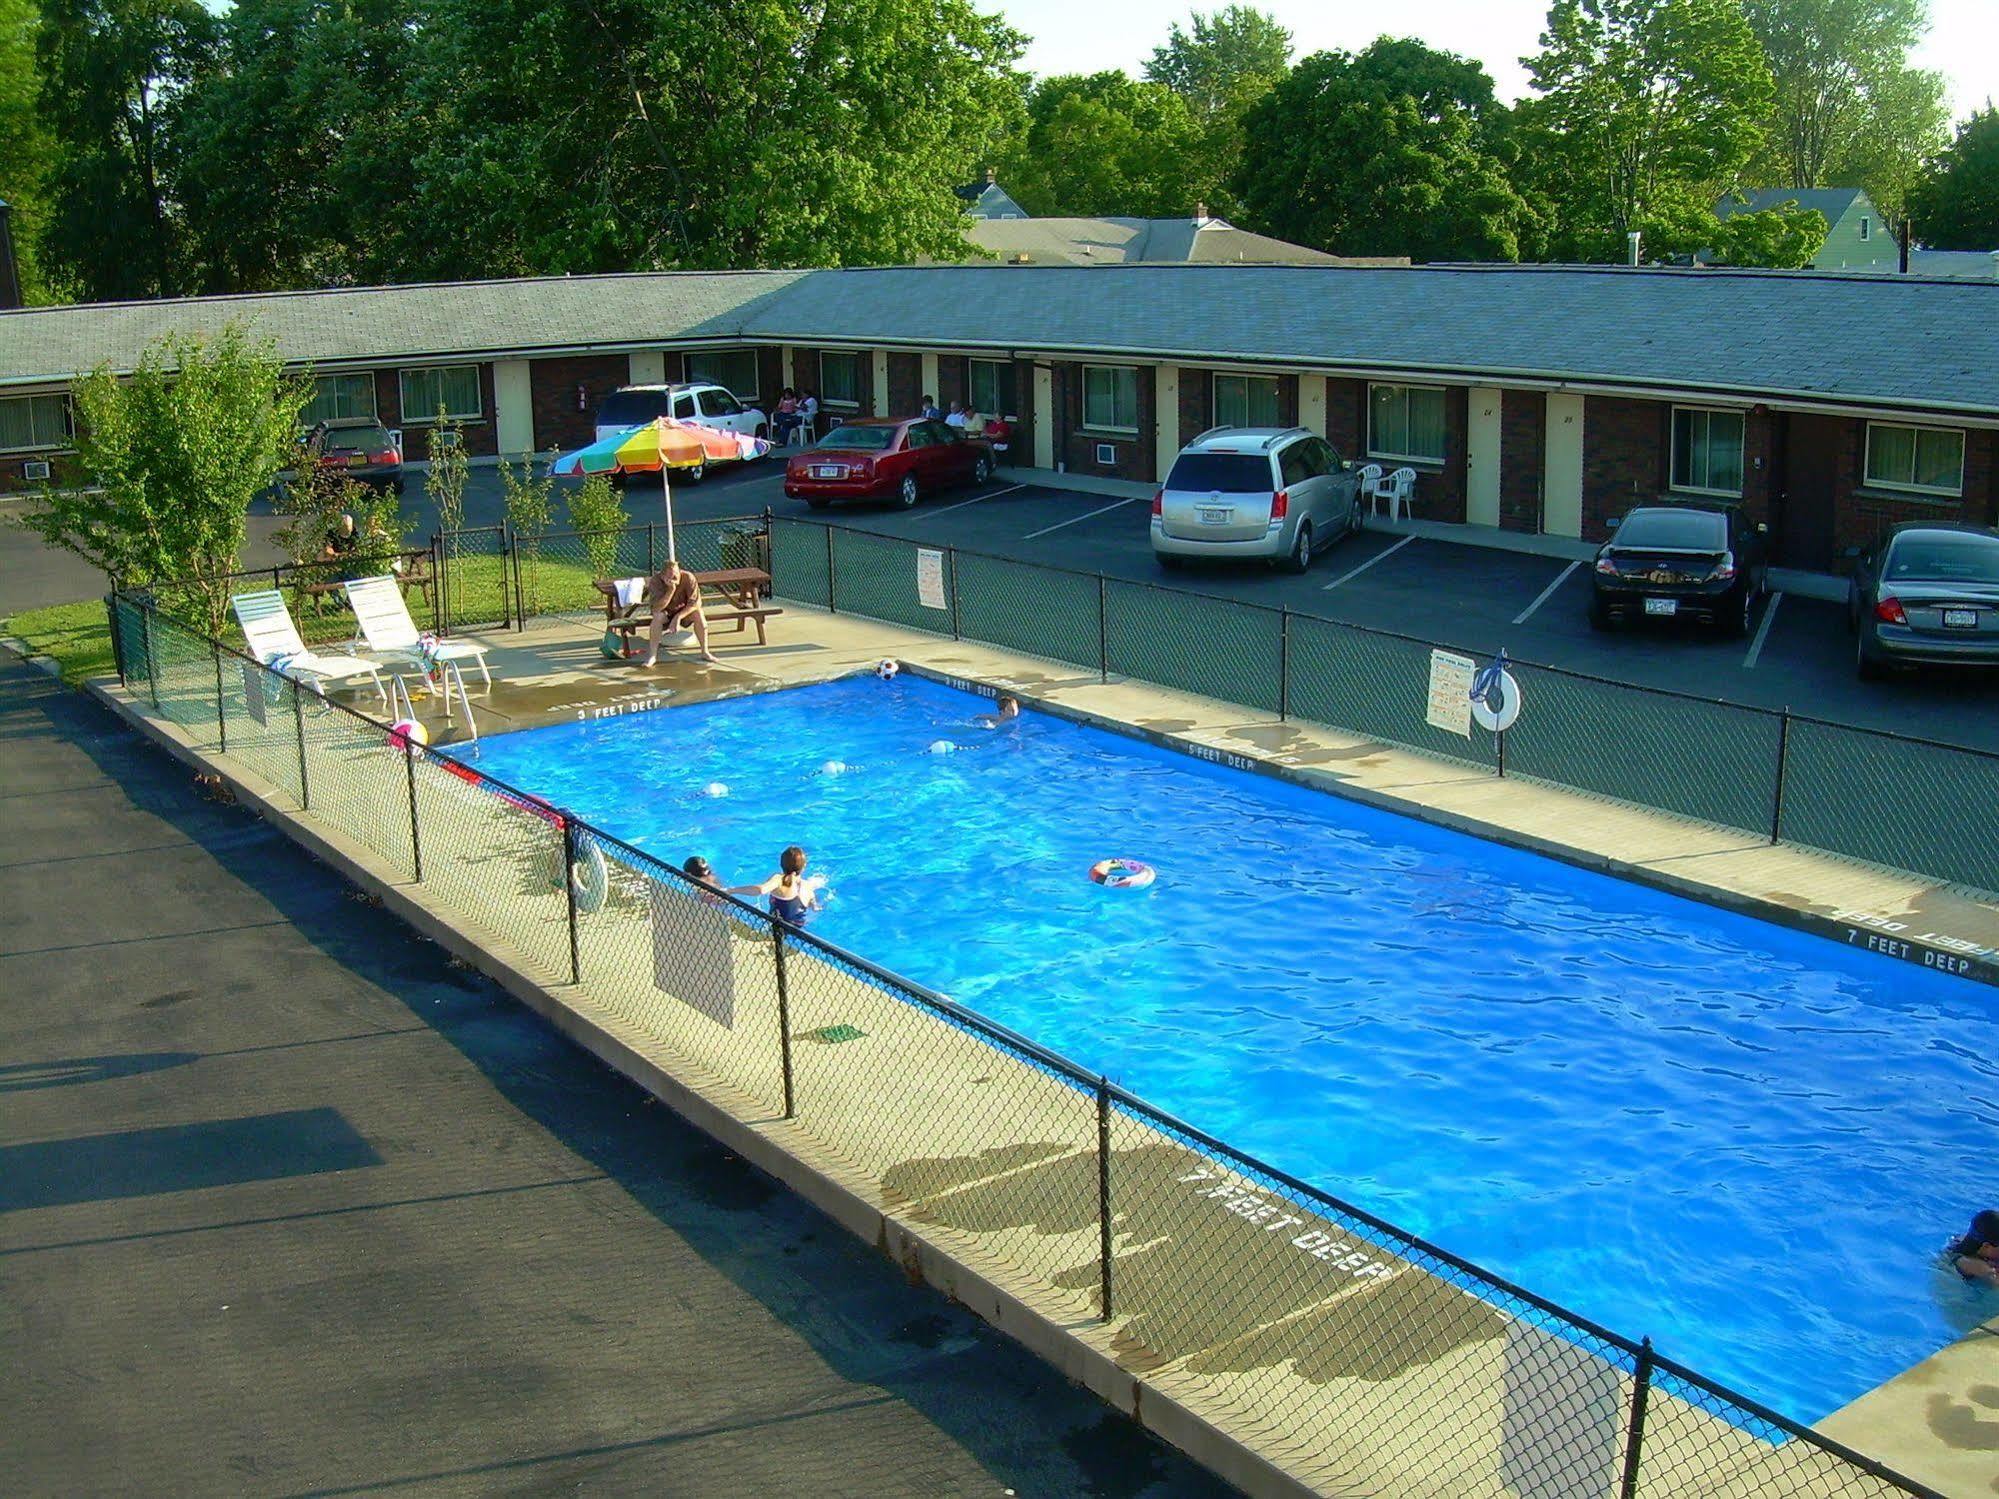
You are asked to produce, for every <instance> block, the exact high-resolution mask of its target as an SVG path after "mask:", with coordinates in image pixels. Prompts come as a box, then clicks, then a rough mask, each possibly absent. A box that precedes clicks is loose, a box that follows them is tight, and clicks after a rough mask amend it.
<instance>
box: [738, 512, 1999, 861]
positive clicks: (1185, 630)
mask: <svg viewBox="0 0 1999 1499" xmlns="http://www.w3.org/2000/svg"><path fill="white" fill-rule="evenodd" d="M766 524H767V525H768V526H769V529H770V550H771V557H772V566H771V572H772V576H773V578H774V580H775V581H774V583H773V589H772V591H773V594H774V596H776V597H779V598H783V599H791V600H795V601H797V602H799V603H803V604H810V605H814V606H817V607H820V608H824V609H828V610H831V611H833V612H835V613H851V614H859V615H862V616H864V617H866V618H869V619H878V620H883V621H886V622H888V623H891V624H898V625H904V626H907V627H909V628H913V629H918V630H925V631H929V632H931V633H938V634H944V633H948V634H950V635H952V636H953V637H955V638H962V639H966V640H977V641H981V642H983V643H985V644H988V645H995V646H1000V647H1003V648H1005V649H1008V650H1017V651H1020V652H1022V653H1024V654H1029V655H1035V656H1042V657H1048V658H1052V659H1054V660H1058V661H1063V662H1068V663H1070V664H1073V665H1076V666H1080V667H1082V668H1084V669H1086V670H1091V669H1093V670H1095V671H1096V672H1097V673H1098V674H1099V675H1100V676H1101V677H1103V678H1104V679H1105V680H1108V679H1109V678H1110V677H1111V676H1112V675H1113V674H1115V675H1117V676H1121V677H1130V678H1134V679H1137V680H1139V681H1145V682H1152V683H1156V684H1157V685H1159V686H1161V687H1170V688H1175V689H1178V690H1179V691H1182V692H1191V693H1195V694H1197V695H1199V696H1202V697H1208V698H1213V699H1215V700H1216V701H1219V702H1224V703H1237V704H1241V705H1242V706H1244V707H1247V708H1252V709H1256V710H1259V711H1261V712H1264V713H1269V714H1272V715H1275V716H1276V717H1277V718H1279V719H1294V718H1295V719H1300V720H1305V721H1308V722H1312V723H1317V724H1322V725H1325V726H1326V727H1328V728H1333V729H1338V730H1341V731H1344V732H1347V733H1352V734H1356V735H1359V736H1362V737H1364V738H1367V739H1371V740H1376V741H1378V742H1380V743H1384V744H1392V745H1399V746H1402V747H1404V748H1407V749H1413V750H1416V751H1418V752H1420V753H1422V754H1425V755H1429V756H1432V757H1434V758H1437V759H1442V760H1448V761H1451V762H1453V763H1456V764H1459V765H1467V766H1472V767H1476V768H1478V769H1481V770H1487V771H1490V772H1492V773H1494V774H1497V775H1506V776H1520V777H1523V778H1527V779H1532V780H1536V781H1543V782H1546V783H1548V784H1550V785H1554V786H1560V787H1564V788H1567V789H1569V790H1573V791H1581V792H1585V793H1588V794H1590V795H1592V796H1601V797H1605V798H1609V799H1611V800H1614V801H1619V802H1623V803H1626V804H1629V805H1633V806H1638V807H1644V808H1649V809H1654V810H1658V811H1664V812H1671V813H1674V814H1676V815H1678V816H1681V817H1687V818H1692V819H1694V820H1696V821H1699V822H1705V823H1711V824H1715V825H1718V826H1721V827H1726V828H1734V829H1739V830H1742V831H1745V832H1748V833H1752V834H1755V835H1758V836H1761V837H1764V838H1766V839H1768V840H1769V841H1771V842H1773V843H1775V842H1779V841H1788V842H1791V843H1796V844H1799V845H1802V846H1805V847H1809V848H1813V849H1817V850H1819V851H1821V852H1824V853H1830V854H1835V855H1838V856H1840V857H1842V858H1848V859H1857V860H1863V861H1865V862H1867V863H1870V864H1878V865H1883V866H1885V867H1888V868H1891V869H1897V870H1907V871H1912V872H1914V873H1917V874H1921V875H1927V876H1930V877H1933V878H1936V879H1939V880H1944V881H1948V882H1950V883H1953V884H1959V885H1964V886H1968V887H1971V888H1972V889H1974V890H1978V891H1982V892H1988V893H1999V800H1995V799H1994V798H1993V797H1992V796H1990V795H1989V794H1988V793H1987V792H1986V791H1985V789H1984V788H1985V787H1986V786H1987V785H1989V784H1990V783H1991V782H1992V781H1993V779H1994V777H1995V776H1999V754H1993V753H1990V752H1987V751H1982V750H1975V749H1971V748H1968V747H1965V746H1959V745H1949V744H1940V743H1936V742H1934V741H1929V740H1921V739H1914V738H1909V737H1906V736H1901V735H1895V734H1884V733H1881V732H1878V731H1874V730H1868V729H1857V728H1849V727H1844V726H1841V725H1837V724H1829V723H1823V722H1820V721H1818V720H1815V719H1810V718H1804V717H1801V716H1799V715H1797V714H1793V713H1788V712H1777V711H1774V710H1771V709H1766V708H1751V707H1745V706H1742V705H1740V704H1736V703H1728V702H1722V701H1720V700H1717V699H1712V698H1701V697H1694V696H1691V695H1688V694H1685V693H1677V692H1665V691H1660V690H1658V689H1655V688H1648V687H1638V686H1634V685H1632V684H1630V683H1625V682H1612V681H1608V680H1605V679H1603V678H1600V677H1592V676H1588V675H1586V674H1584V673H1580V672H1574V671H1567V670H1563V669H1561V668H1557V667H1549V666H1539V665H1535V664H1534V663H1531V662H1518V661H1510V660H1509V662H1508V666H1509V668H1510V669H1511V671H1512V672H1513V674H1514V676H1515V679H1516V680H1517V681H1518V683H1519V684H1520V688H1521V696H1522V698H1523V700H1524V702H1525V705H1526V706H1525V707H1524V709H1523V710H1522V712H1521V714H1520V717H1519V719H1518V721H1517V722H1516V723H1515V724H1514V725H1513V727H1512V728H1510V729H1508V730H1507V731H1506V732H1505V733H1503V734H1496V735H1495V734H1488V733H1486V732H1485V731H1484V730H1481V729H1476V728H1475V729H1473V731H1472V733H1471V735H1470V737H1469V738H1467V737H1465V736H1464V735H1461V734H1458V733H1454V732H1451V731H1449V730H1446V729H1440V728H1438V727H1437V726H1436V725H1434V724H1432V723H1431V722H1430V721H1429V718H1428V711H1427V710H1428V706H1429V682H1430V667H1431V655H1432V652H1435V651H1444V652H1448V653H1450V654H1452V655H1463V654H1467V653H1465V652H1463V651H1462V650H1460V649H1459V648H1458V647H1454V646H1443V645H1439V644H1437V643H1436V642H1432V641H1427V640H1421V639H1418V638H1416V637H1413V636H1406V635H1398V634H1394V633H1392V632H1389V631H1384V630H1377V629H1373V628H1370V627H1367V626H1363V625H1354V624H1348V623H1346V622H1344V621H1340V620H1331V619H1324V618H1321V617H1319V616H1316V615H1310V614H1301V613H1298V612H1296V611H1294V610H1291V609H1271V608H1267V607H1264V606H1260V605H1255V604H1245V603H1242V602H1239V601H1237V600H1233V599H1225V598H1219V597H1216V596H1215V595H1212V594H1205V593H1197V592H1193V591H1190V590H1187V589H1182V588H1169V587H1165V586H1163V585H1159V584H1151V583H1135V582H1130V581H1126V580H1122V579H1117V578H1111V577H1106V576H1104V575H1102V574H1098V573H1080V572H1074V571H1071V570H1069V569H1065V568H1058V567H1048V566H1044V565H1042V564H1039V563H1033V562H1020V561H1015V560H1011V559H1006V558H999V557H991V556H986V555H984V554H981V553H977V552H968V551H964V550H962V549H959V548H953V547H941V548H940V547H929V546H925V545H924V544H923V543H921V542H915V541H910V540H907V539H905V538H902V537H894V536H884V535H879V534H876V533H872V532H860V531H854V530H852V529H849V528H843V527H837V526H832V525H829V524H828V523H827V522H824V521H817V520H799V519H788V518H780V519H772V520H768V521H767V522H766ZM922 553H934V554H936V560H935V561H926V560H924V559H923V558H922V557H921V556H920V554H922ZM926 569H928V570H929V572H930V573H931V575H933V576H935V577H941V578H942V579H944V580H946V581H947V582H948V584H949V589H948V596H947V597H946V598H945V600H944V607H943V608H941V609H940V608H936V607H926V606H925V605H924V604H923V603H922V601H921V599H920V597H919V591H920V583H921V577H920V575H921V574H922V573H923V572H924V571H925V570H926Z"/></svg>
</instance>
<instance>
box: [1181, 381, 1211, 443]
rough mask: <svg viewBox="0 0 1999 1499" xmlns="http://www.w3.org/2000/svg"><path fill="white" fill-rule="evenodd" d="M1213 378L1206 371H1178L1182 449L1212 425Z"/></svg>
mask: <svg viewBox="0 0 1999 1499" xmlns="http://www.w3.org/2000/svg"><path fill="white" fill-rule="evenodd" d="M1214 409H1215V377H1214V376H1213V375H1212V374H1210V373H1209V372H1208V371H1207V370H1190V369H1185V368H1183V369H1182V370H1181V371H1180V442H1181V445H1182V446H1183V447H1184V446H1185V445H1186V444H1188V443H1190V442H1192V441H1193V440H1194V439H1195V438H1196V437H1197V436H1199V435H1200V434H1201V433H1203V432H1205V431H1207V430H1208V428H1210V427H1212V426H1213V425H1214V419H1213V414H1214Z"/></svg>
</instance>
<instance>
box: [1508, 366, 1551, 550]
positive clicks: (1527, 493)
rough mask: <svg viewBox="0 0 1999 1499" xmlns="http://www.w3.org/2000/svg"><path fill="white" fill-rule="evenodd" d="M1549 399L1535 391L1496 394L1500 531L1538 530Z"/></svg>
mask: <svg viewBox="0 0 1999 1499" xmlns="http://www.w3.org/2000/svg"><path fill="white" fill-rule="evenodd" d="M1547 439H1548V398H1547V397H1546V396H1544V395H1542V394H1541V392H1540V391H1538V390H1503V391H1501V392H1500V393H1499V527H1500V529H1501V530H1502V531H1539V530H1540V529H1541V485H1542V483H1543V482H1544V480H1545V477H1546V462H1545V453H1544V449H1545V445H1546V443H1547Z"/></svg>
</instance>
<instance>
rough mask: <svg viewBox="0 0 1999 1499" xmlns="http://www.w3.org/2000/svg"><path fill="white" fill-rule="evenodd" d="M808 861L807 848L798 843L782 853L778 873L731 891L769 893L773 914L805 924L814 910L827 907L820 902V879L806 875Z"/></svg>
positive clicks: (741, 893)
mask: <svg viewBox="0 0 1999 1499" xmlns="http://www.w3.org/2000/svg"><path fill="white" fill-rule="evenodd" d="M808 862H809V856H808V855H807V854H806V852H805V850H804V849H802V848H800V847H799V846H798V845H797V844H795V843H794V844H792V845H791V847H790V848H788V849H786V850H785V851H784V852H783V853H782V854H781V855H779V856H778V861H777V873H776V874H774V875H772V876H771V877H770V878H769V879H767V880H765V881H764V882H763V883H762V884H760V885H738V886H736V887H735V888H734V889H733V890H731V891H730V892H729V893H730V894H731V895H750V896H757V895H767V896H769V897H770V914H771V915H773V916H775V917H776V918H777V919H778V920H779V921H784V922H789V923H790V924H791V925H792V926H804V925H805V923H806V920H807V918H808V917H809V916H810V915H811V913H812V912H814V911H818V910H823V909H824V907H823V906H821V904H820V902H819V886H818V884H817V882H815V881H808V880H807V879H806V878H805V866H806V864H807V863H808Z"/></svg>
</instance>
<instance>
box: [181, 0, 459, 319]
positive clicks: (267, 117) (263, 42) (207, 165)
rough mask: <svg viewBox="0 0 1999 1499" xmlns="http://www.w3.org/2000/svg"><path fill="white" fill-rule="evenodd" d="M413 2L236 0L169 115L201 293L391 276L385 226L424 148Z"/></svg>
mask: <svg viewBox="0 0 1999 1499" xmlns="http://www.w3.org/2000/svg"><path fill="white" fill-rule="evenodd" d="M418 35H419V33H418V31H417V28H416V14H415V8H414V5H413V3H412V0H342V3H338V4H335V3H330V0H237V3H236V4H235V5H233V6H232V7H231V8H230V10H229V12H228V13H227V15H226V17H225V19H224V20H223V22H222V33H221V44H220V51H219V57H218V65H217V67H216V68H215V70H214V71H213V72H212V73H211V74H209V75H208V76H207V77H206V78H204V79H203V81H202V82H201V83H200V84H199V85H198V86H197V87H195V88H194V89H192V90H191V91H190V93H189V94H188V96H187V98H186V100H185V102H184V105H183V107H182V108H181V110H180V112H179V115H178V117H177V119H176V128H175V141H176V146H177V157H178V171H177V177H176V182H177V189H178V193H179V196H180V198H181V200H182V202H183V203H184V204H185V220H186V233H187V237H188V241H189V246H188V256H189V259H190V261H191V262H192V267H193V275H194V276H195V278H196V280H197V282H198V284H199V285H200V287H201V288H202V289H205V290H217V291H219V290H239V291H261V290H270V289H276V288H283V287H291V286H317V285H328V284H338V283H343V282H346V283H352V282H357V281H374V280H392V279H395V276H396V272H397V270H398V267H397V266H396V265H395V263H394V261H393V259H392V258H391V257H389V256H388V255H386V254H384V253H383V249H384V245H383V241H384V239H385V237H386V226H387V225H389V224H391V223H393V222H395V221H396V220H397V219H398V218H399V217H400V216H401V215H403V214H404V213H406V212H407V211H408V204H409V202H410V199H411V197H412V194H413V193H414V191H415V175H414V168H413V166H412V162H413V161H414V159H415V158H416V156H417V155H418V153H419V152H420V151H422V150H423V149H424V148H425V147H426V146H427V144H428V140H427V137H426V136H425V135H424V133H423V130H422V124H423V122H422V120H421V119H420V117H418V116H417V115H416V114H415V113H414V111H413V110H412V108H411V107H410V104H409V100H408V99H407V98H406V95H407V94H408V92H409V89H410V86H411V84H412V82H413V80H414V79H415V77H416V69H417V66H418V64H419V62H420V60H421V53H420V50H419V47H418V42H417V38H418Z"/></svg>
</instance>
